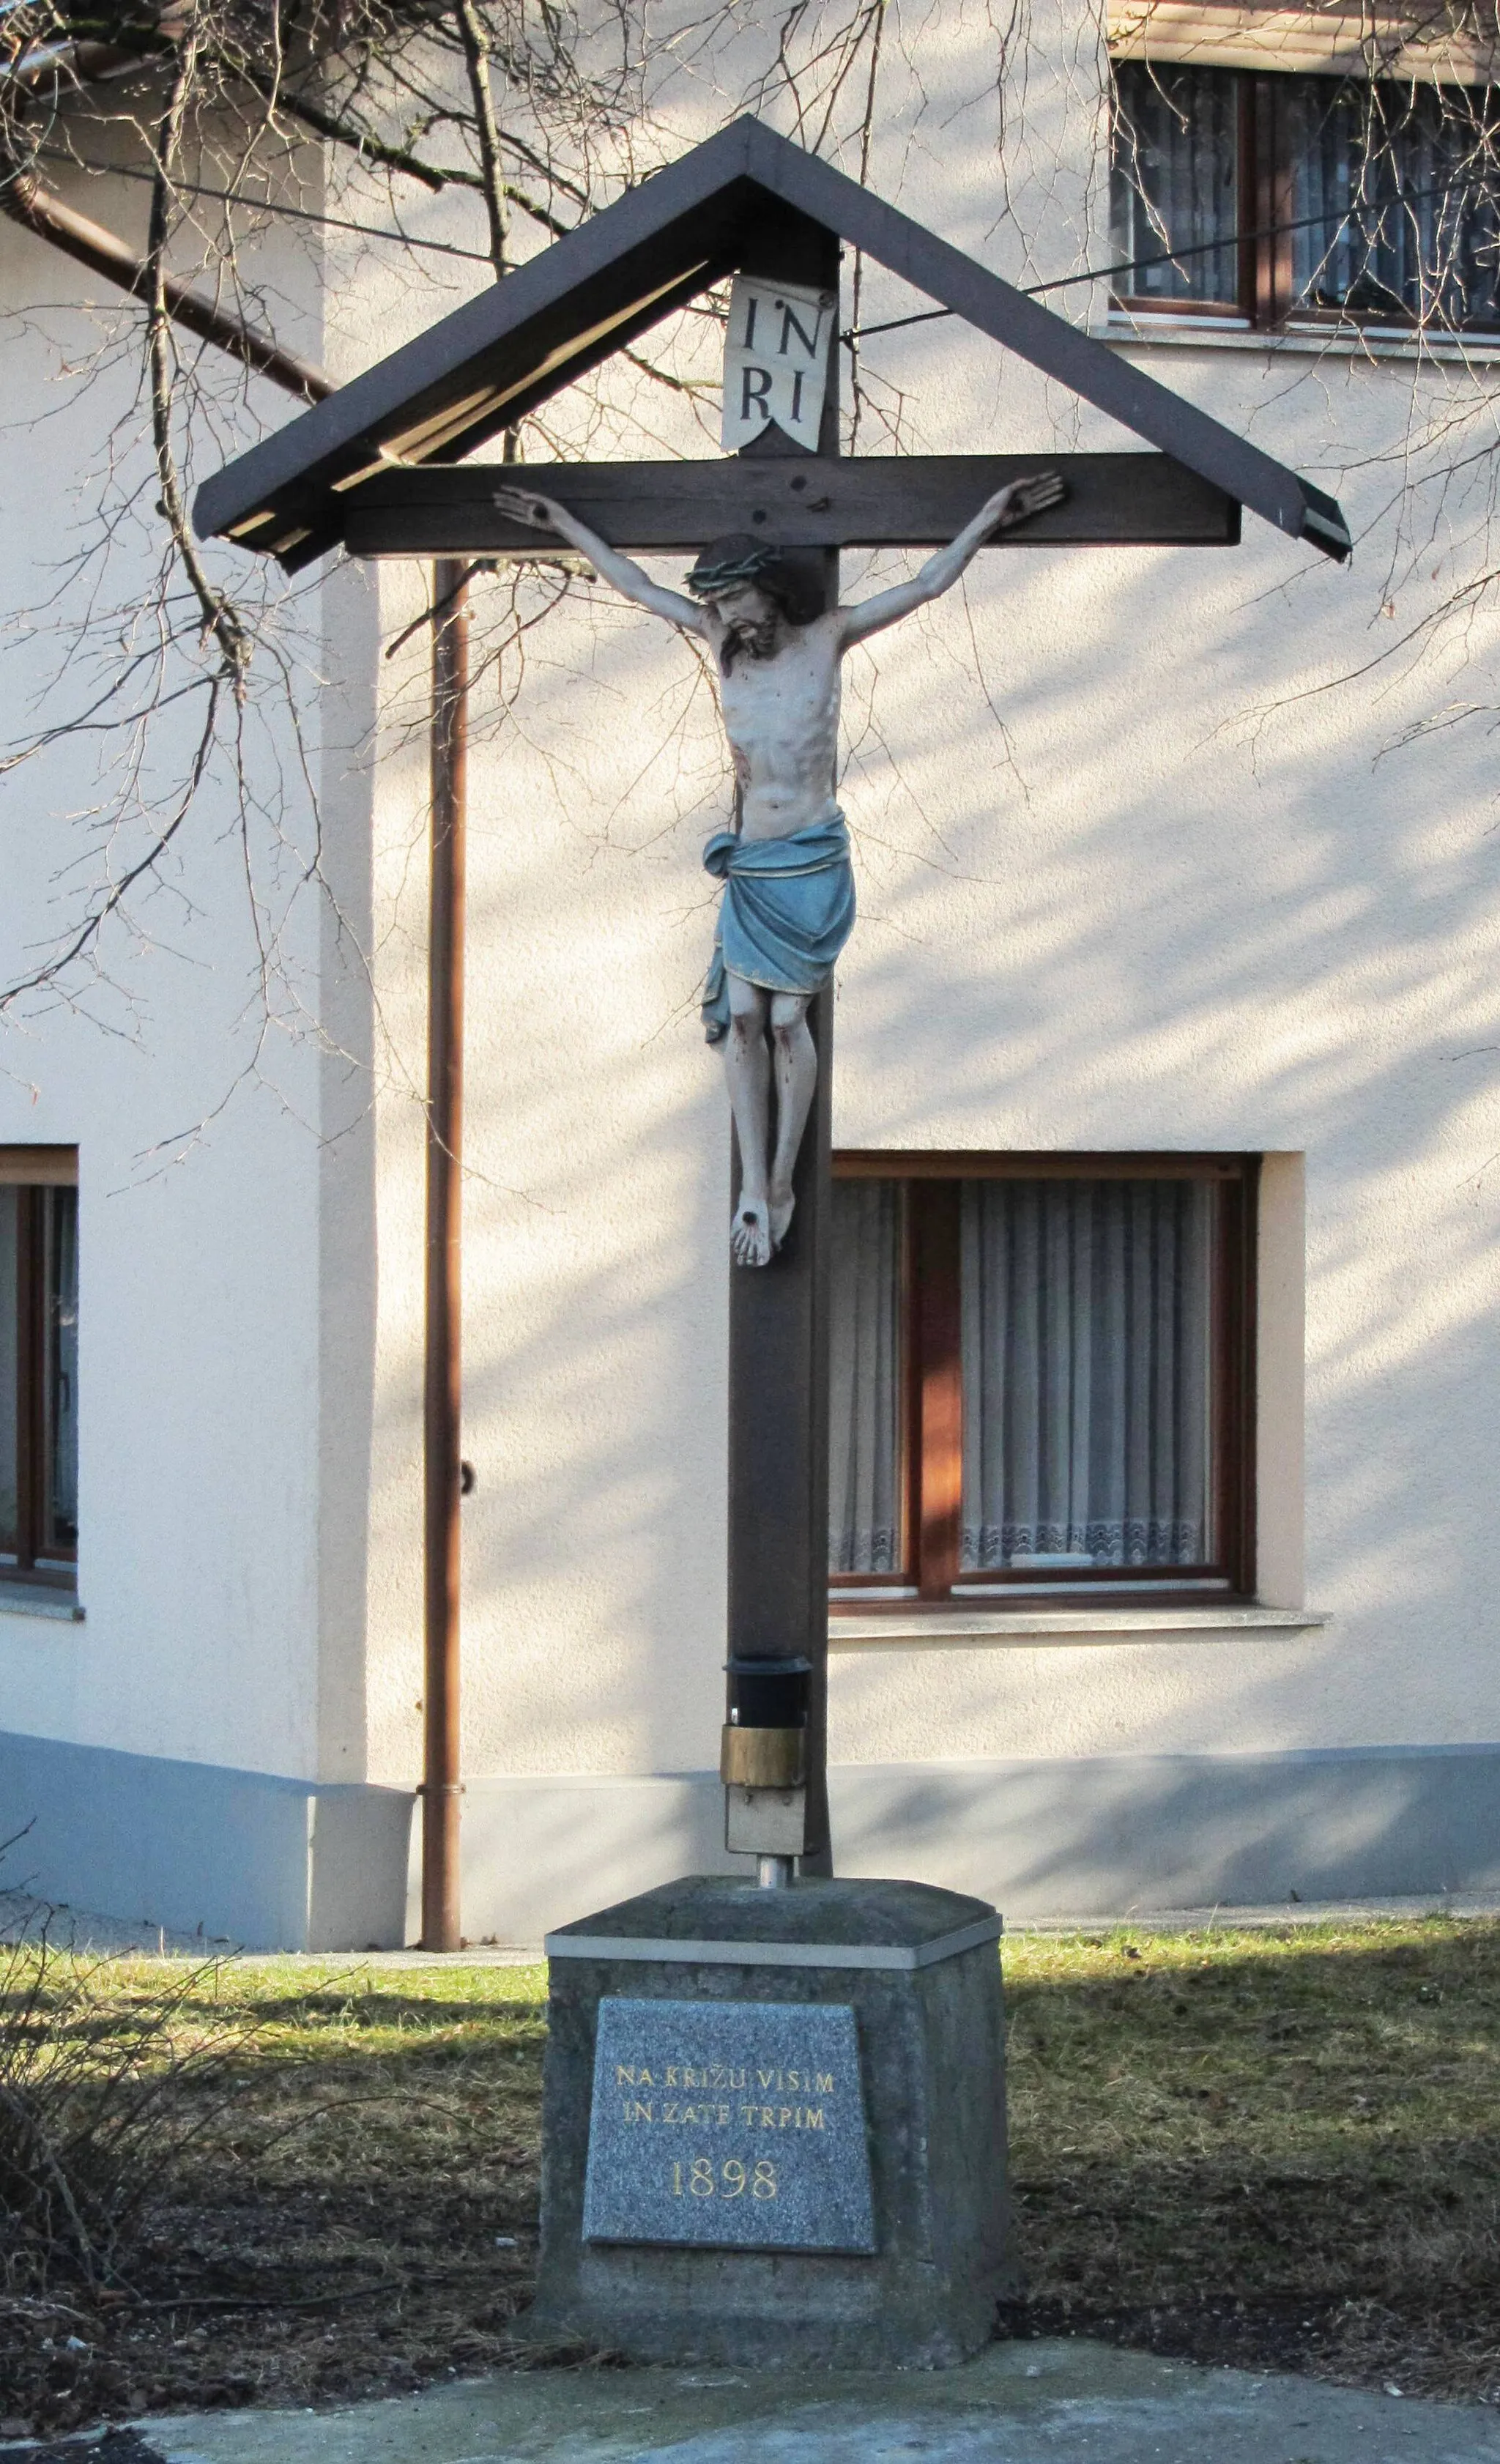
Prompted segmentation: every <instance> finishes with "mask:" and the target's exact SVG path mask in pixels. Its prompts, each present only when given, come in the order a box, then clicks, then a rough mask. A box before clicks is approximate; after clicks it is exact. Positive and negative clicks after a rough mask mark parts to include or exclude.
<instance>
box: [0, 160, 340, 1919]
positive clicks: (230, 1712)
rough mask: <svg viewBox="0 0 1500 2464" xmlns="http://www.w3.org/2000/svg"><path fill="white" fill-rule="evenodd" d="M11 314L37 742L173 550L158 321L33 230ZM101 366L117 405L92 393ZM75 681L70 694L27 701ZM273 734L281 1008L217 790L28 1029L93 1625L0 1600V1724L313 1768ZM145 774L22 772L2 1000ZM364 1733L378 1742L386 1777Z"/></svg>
mask: <svg viewBox="0 0 1500 2464" xmlns="http://www.w3.org/2000/svg"><path fill="white" fill-rule="evenodd" d="M101 142H102V141H101ZM101 186H102V187H104V189H105V191H106V194H105V198H104V199H103V200H102V201H101V199H100V195H99V188H100V187H101ZM71 193H72V194H73V195H74V196H75V197H76V199H77V202H78V203H79V204H80V205H81V206H82V207H83V208H84V209H85V210H88V211H91V212H94V213H96V214H98V213H99V212H101V211H102V212H104V213H106V214H107V215H108V216H109V217H110V218H111V219H112V220H113V222H114V224H115V227H116V228H117V229H119V230H121V231H123V232H124V233H125V234H126V235H127V236H132V237H138V236H139V234H140V226H141V222H142V219H143V214H144V201H143V196H142V193H141V191H140V189H139V187H130V186H127V185H126V184H125V183H123V182H118V183H104V184H100V183H98V182H96V183H92V184H91V183H87V182H84V181H82V180H80V179H79V180H75V181H74V182H73V184H72V189H71ZM298 287H299V285H298V268H297V266H296V265H288V266H287V267H285V268H283V279H282V281H281V283H280V286H279V290H280V298H281V303H282V312H283V315H284V317H285V320H286V325H287V330H288V336H289V339H291V340H293V341H296V342H298V343H299V344H301V345H302V346H303V347H307V345H308V341H309V337H308V335H307V334H306V332H305V330H301V329H299V327H298V316H297V305H296V302H297V297H298ZM0 298H3V299H4V301H5V303H6V305H7V306H8V308H10V309H11V311H12V312H13V313H12V315H11V319H10V320H9V321H8V323H7V325H6V329H5V352H6V451H5V460H6V479H5V493H6V499H7V510H8V519H7V521H6V524H5V527H4V536H3V545H0V605H3V606H4V608H5V611H6V621H7V629H8V636H9V638H8V640H7V643H6V660H5V673H6V687H7V697H6V710H7V734H8V737H10V738H11V739H12V740H14V739H15V738H18V737H24V736H25V735H26V734H27V733H28V732H29V730H30V728H31V727H32V726H33V725H34V724H36V723H38V720H39V719H51V720H53V721H56V720H57V719H58V718H60V717H63V716H67V715H74V714H76V713H77V711H78V710H79V708H80V707H81V706H83V705H84V704H86V703H87V702H88V701H89V700H90V699H91V698H92V694H93V692H94V690H95V689H96V688H97V686H98V683H99V679H100V678H101V676H102V675H103V674H104V673H106V672H107V671H108V667H109V662H110V658H111V656H113V655H114V653H113V651H111V650H102V652H101V650H100V646H99V645H98V644H97V645H96V651H95V655H96V656H98V657H99V665H97V666H96V665H91V664H90V662H89V658H88V656H87V655H86V654H85V652H84V651H81V650H79V649H77V648H76V647H75V648H74V649H72V650H71V652H70V648H69V646H70V642H75V643H76V639H77V637H76V636H75V635H74V634H73V633H72V632H71V631H70V627H73V626H74V625H75V623H76V622H77V620H78V618H79V617H80V615H81V613H82V611H83V606H84V603H85V602H86V600H87V598H88V597H89V595H90V594H91V593H92V594H93V596H94V600H95V605H96V611H97V612H99V613H105V612H107V611H108V610H109V609H111V608H115V609H118V610H121V611H122V613H121V617H120V633H119V637H118V638H119V639H120V640H122V641H127V640H128V638H129V636H128V629H127V628H128V625H129V619H130V611H131V609H132V607H134V608H135V609H136V610H138V611H141V612H142V613H143V631H142V633H141V634H140V635H139V636H138V637H137V645H138V647H141V646H143V644H144V643H146V642H147V641H148V640H149V635H150V617H149V613H148V612H147V611H148V610H149V607H150V604H151V594H152V590H153V586H154V581H155V577H156V574H157V570H158V566H159V562H160V554H161V549H160V538H159V533H158V531H157V527H156V525H155V523H154V520H153V518H152V517H151V510H150V509H151V503H152V500H153V499H154V497H155V495H157V493H158V490H157V487H156V486H155V484H154V473H153V472H152V470H151V465H150V459H149V452H148V448H147V444H146V439H145V436H144V434H143V407H142V405H141V402H140V399H139V386H138V377H137V369H136V365H135V364H134V361H133V356H132V351H131V348H130V346H129V331H130V327H131V323H132V320H133V319H136V318H137V316H138V312H136V311H135V310H133V309H129V308H121V304H120V303H119V301H118V299H116V298H115V297H113V296H112V295H110V294H108V293H107V292H106V291H104V289H103V287H102V286H92V287H91V286H89V284H88V283H87V279H86V277H84V276H82V275H79V274H78V273H77V269H76V268H73V267H71V266H70V265H68V264H67V263H66V262H65V261H64V260H63V259H61V258H60V257H58V256H57V255H55V253H52V252H51V251H49V250H48V249H46V248H44V247H43V246H42V245H41V244H40V243H39V242H37V241H35V240H34V239H33V238H32V237H31V236H30V235H29V234H27V233H24V232H21V231H17V230H15V229H14V228H13V227H12V226H11V224H9V223H7V224H4V225H3V226H0ZM312 346H313V347H314V348H316V337H315V336H314V337H313V338H312ZM96 361H97V363H98V364H97V366H95V372H94V377H93V382H92V383H91V384H84V383H82V382H80V381H79V380H80V376H81V374H82V372H83V371H85V370H87V369H89V368H90V366H91V365H92V364H94V363H96ZM237 391H238V388H237V386H236V385H235V383H234V382H233V381H232V379H231V380H230V381H229V382H228V383H227V384H226V385H225V388H224V397H223V403H222V406H221V407H222V415H223V418H224V422H225V429H226V432H227V433H228V434H229V435H231V436H232V434H233V433H234V432H235V429H236V426H238V427H239V429H240V430H241V432H244V433H251V432H254V423H255V418H256V415H257V413H259V412H264V411H266V410H268V409H270V410H272V411H273V413H274V415H276V416H279V415H280V411H279V407H277V406H276V404H275V402H274V400H273V402H272V403H268V402H267V400H266V398H265V396H264V394H263V392H260V391H257V389H256V388H254V387H252V388H251V392H252V397H253V398H252V400H251V401H250V403H249V404H248V405H247V404H245V403H243V402H242V401H238V400H237V399H236V395H237ZM137 491H139V494H140V496H141V499H142V502H141V504H140V507H139V512H140V516H141V518H137V517H135V516H134V515H132V514H130V513H128V512H127V513H126V514H125V515H124V516H123V517H122V518H121V519H120V520H119V523H118V531H117V539H116V545H115V548H114V551H113V552H112V554H111V556H110V559H109V561H108V564H107V566H102V565H101V564H100V563H99V560H98V558H97V555H96V557H95V558H94V561H90V562H85V563H84V564H83V565H82V566H81V569H79V570H77V571H76V572H73V573H71V574H70V571H69V567H70V564H71V563H72V561H73V560H75V559H76V558H81V557H82V556H83V554H84V552H85V550H89V549H96V550H97V547H98V543H99V520H100V510H101V508H104V507H108V506H109V505H110V504H112V503H113V504H115V505H116V507H117V509H118V506H119V503H120V500H121V498H125V499H128V498H129V496H130V495H131V494H132V493H133V492H137ZM49 682H52V684H53V690H52V692H51V695H50V698H48V699H47V700H45V701H44V702H42V703H41V704H40V705H34V704H31V703H30V702H29V699H28V696H29V694H31V693H37V692H39V691H40V690H41V689H42V688H43V687H44V686H45V685H47V684H48V683H49ZM201 715H202V704H201V701H198V702H194V701H188V702H187V703H185V704H184V705H182V706H181V707H180V708H179V710H178V712H177V714H176V715H175V716H174V715H172V714H170V713H167V714H165V715H164V716H163V717H162V719H161V720H160V722H159V723H158V725H157V727H156V729H155V731H154V732H153V734H152V736H151V737H150V739H149V742H148V745H147V748H146V751H145V755H144V762H143V778H142V793H143V805H144V807H145V811H146V813H147V814H155V815H156V816H158V817H160V819H162V820H164V821H165V818H166V816H167V814H168V813H169V812H170V810H171V804H172V785H173V781H174V780H177V779H179V778H180V777H181V775H182V765H183V764H184V762H185V760H186V759H187V757H188V751H189V748H190V745H191V742H192V738H193V734H194V731H195V730H196V727H197V726H198V724H199V723H200V721H201ZM247 723H248V726H249V730H250V744H251V747H252V758H253V759H254V762H255V763H256V764H257V765H258V768H257V783H258V785H259V787H260V788H261V789H262V790H263V794H264V801H263V802H262V803H260V804H259V806H258V808H257V809H255V810H254V812H253V813H252V815H251V817H250V825H249V830H250V836H249V845H250V850H251V856H252V863H253V868H254V875H255V879H256V885H257V890H258V891H259V892H260V893H261V896H262V902H263V903H262V905H261V910H260V914H259V918H258V921H259V925H260V928H261V931H262V933H266V934H276V933H278V934H279V936H280V937H279V940H278V942H277V946H276V951H275V954H274V957H273V960H272V964H271V967H270V969H269V972H268V975H267V978H266V979H265V981H264V984H262V979H261V974H260V958H261V952H260V950H259V949H257V943H256V937H255V929H254V926H255V919H254V917H253V915H252V913H251V909H250V905H249V902H248V899H247V891H246V845H245V842H243V841H242V839H241V835H240V831H239V828H238V824H237V817H236V812H235V807H234V804H233V802H232V798H231V795H230V794H229V792H228V791H227V789H226V788H225V786H224V784H223V773H222V771H221V773H220V778H219V781H218V782H217V783H210V786H209V787H208V788H207V789H206V791H205V792H204V794H203V795H202V796H201V798H200V799H199V802H198V803H197V804H196V806H195V807H194V809H193V812H192V814H191V817H190V819H189V821H188V824H187V825H185V826H184V828H183V829H182V831H181V833H180V835H179V837H178V839H177V842H176V844H175V846H174V847H173V849H172V851H171V852H170V854H169V855H168V856H167V858H166V859H165V862H164V864H163V865H162V867H161V868H160V870H159V873H158V875H157V877H156V878H155V880H154V881H153V880H145V881H143V882H142V884H141V885H140V886H139V887H138V889H137V891H135V892H134V893H133V894H132V895H131V897H130V898H129V899H128V901H127V902H126V906H125V909H124V911H123V913H122V915H121V917H120V918H119V919H117V920H116V921H114V922H113V923H111V924H110V925H109V926H108V927H106V929H105V931H104V933H103V934H102V935H101V936H100V938H99V943H98V946H97V949H96V950H95V951H94V953H93V954H92V957H90V958H89V959H87V960H86V961H85V963H84V964H83V965H81V966H79V967H77V968H75V969H74V971H73V972H72V974H71V976H70V977H69V978H67V979H65V981H64V984H63V987H62V989H61V991H60V992H59V993H58V994H57V995H56V996H55V998H51V999H48V998H45V997H43V998H38V999H33V1000H31V1001H24V1002H22V1003H21V1004H19V1005H18V1007H17V1008H16V1009H15V1010H14V1011H12V1012H11V1013H10V1015H9V1016H8V1018H7V1021H6V1023H5V1026H4V1029H3V1030H0V1032H3V1036H4V1054H3V1067H0V1142H10V1141H20V1142H32V1141H37V1140H56V1141H60V1142H67V1143H76V1144H77V1148H78V1154H79V1171H80V1197H79V1207H80V1239H79V1253H80V1278H81V1291H80V1374H79V1388H80V1414H79V1428H80V1473H79V1484H80V1524H81V1543H80V1552H79V1568H78V1595H79V1600H80V1602H81V1605H82V1609H83V1612H84V1616H83V1618H82V1620H81V1621H80V1622H69V1621H65V1620H60V1619H57V1618H55V1617H48V1618H42V1617H35V1616H31V1615H26V1614H21V1613H18V1612H16V1611H15V1610H13V1609H11V1608H9V1607H0V1729H5V1730H10V1731H14V1732H20V1733H21V1734H22V1735H26V1734H30V1735H33V1736H42V1737H47V1738H53V1739H65V1740H70V1741H74V1742H76V1743H78V1744H83V1745H89V1746H99V1747H109V1748H116V1749H124V1750H125V1751H126V1752H128V1753H130V1754H135V1755H165V1756H176V1757H181V1758H183V1759H184V1760H187V1761H189V1762H195V1763H210V1764H214V1765H226V1764H228V1765H233V1766H236V1767H239V1768H240V1769H242V1770H246V1771H276V1772H281V1773H285V1774H306V1775H311V1774H313V1773H314V1772H315V1771H317V1769H318V1764H319V1699H318V1697H319V1666H318V1617H319V1511H320V1501H319V1485H318V1476H317V1473H318V1449H319V1437H320V1414H321V1408H322V1403H321V1394H320V1372H321V1370H322V1368H323V1367H324V1365H325V1364H324V1363H323V1362H322V1361H321V1359H320V1310H319V1255H320V1247H319V1244H320V1173H321V1171H322V1169H323V1155H322V1149H321V1146H320V1138H321V1132H322V1127H323V1119H322V1115H323V1109H324V1090H323V1088H322V1085H321V1080H320V1053H319V1043H318V1039H317V1037H316V1036H315V1035H314V1034H312V1033H309V1032H307V1031H306V1029H307V1024H308V1019H309V1017H312V1018H316V1015H317V1011H318V1007H319V1004H320V998H321V996H320V988H319V976H320V968H321V967H322V965H323V954H322V952H321V950H320V929H321V928H320V921H319V913H318V902H317V899H316V897H296V896H293V895H291V894H290V890H291V885H292V883H293V882H295V880H296V878H297V875H298V871H299V870H300V869H304V868H305V865H306V861H307V856H308V853H309V851H310V847H311V842H312V827H311V821H310V817H309V816H308V815H307V814H306V813H305V811H303V812H298V810H297V808H296V806H295V805H294V804H291V803H288V804H286V805H284V806H283V807H282V809H280V810H279V811H278V810H277V785H278V777H277V774H278V770H279V773H280V777H281V778H283V779H285V780H287V781H288V782H289V783H290V781H291V780H292V779H293V778H294V777H295V776H296V768H297V764H296V754H295V748H294V745H293V743H292V741H291V737H290V732H289V730H287V729H286V728H285V727H284V726H278V725H277V724H276V722H275V720H274V717H273V719H272V720H271V721H269V722H268V723H266V724H265V725H259V724H258V723H257V721H256V718H255V715H254V710H253V711H252V713H251V715H250V717H249V719H248V722H247ZM311 744H312V749H313V752H314V754H315V755H316V753H317V746H318V720H317V713H316V711H315V712H313V713H312V729H311ZM131 749H132V747H131V740H130V738H129V737H128V735H127V734H124V733H121V734H118V735H114V736H109V735H100V734H99V733H97V732H96V733H90V732H88V731H84V732H81V733H79V734H78V735H77V736H75V737H70V738H68V739H67V740H65V741H63V742H61V743H59V744H57V745H55V747H54V748H53V749H52V750H51V751H50V752H49V753H48V754H47V755H46V757H45V758H44V759H38V760H36V761H34V762H33V763H32V764H31V765H30V766H29V767H25V768H22V769H20V770H18V771H16V772H14V773H12V775H11V777H10V778H9V779H8V780H7V781H6V785H5V800H4V808H3V814H0V829H3V841H0V845H3V856H0V863H3V869H4V879H5V896H4V899H3V901H0V978H3V979H4V981H5V982H6V983H8V984H9V983H11V981H13V980H14V979H15V978H16V977H18V976H19V975H21V974H22V973H24V972H25V968H26V965H27V964H28V963H30V964H35V963H36V962H38V961H39V960H42V959H45V958H46V957H48V956H49V954H50V953H51V952H52V951H53V950H55V947H56V946H57V944H58V941H59V939H60V937H61V936H62V928H63V926H64V925H65V923H66V922H67V921H68V919H69V918H70V917H72V918H74V919H78V918H81V916H82V915H83V914H85V913H87V911H88V907H89V905H90V902H91V898H92V897H93V896H94V895H95V894H97V892H98V891H99V889H100V888H101V887H102V886H103V885H104V884H106V883H107V882H108V880H109V879H110V878H111V877H112V876H113V877H116V878H118V877H119V875H120V873H121V870H122V869H123V868H124V866H125V864H126V863H127V862H128V861H129V860H131V859H132V857H133V856H134V855H135V854H136V853H138V852H139V851H140V850H141V849H142V848H143V846H144V844H145V838H144V829H143V825H141V824H139V823H138V824H135V825H127V827H126V828H125V829H124V830H123V831H121V832H120V833H119V834H118V835H112V834H111V832H110V829H109V827H108V826H107V825H109V824H110V822H111V820H112V817H113V816H114V814H115V813H117V812H118V809H119V802H120V799H121V791H122V789H123V788H124V783H125V781H126V778H127V768H128V760H129V757H130V754H131ZM91 816H95V817H96V819H95V820H94V821H91V818H90V817H91ZM283 893H285V894H283ZM304 1003H305V1004H306V1008H305V1010H304V1012H303V1015H302V1016H301V1017H300V1018H299V1017H298V1010H299V1007H300V1006H301V1005H302V1004H304ZM366 1247H367V1243H366ZM362 1490H363V1484H362ZM363 1742H364V1741H363V1732H362V1731H360V1730H358V1729H357V1730H356V1732H355V1737H354V1744H355V1747H356V1749H357V1758H358V1760H359V1762H360V1763H361V1764H363ZM51 1768H52V1766H50V1765H47V1766H43V1765H40V1764H39V1765H38V1767H37V1769H38V1777H37V1778H36V1780H35V1781H34V1783H30V1782H27V1781H26V1780H25V1778H24V1777H23V1776H22V1775H21V1773H20V1767H19V1766H18V1765H15V1764H14V1763H13V1762H12V1763H11V1764H8V1766H7V1777H8V1786H7V1790H6V1814H7V1816H8V1817H10V1816H14V1817H16V1818H17V1820H18V1821H24V1820H26V1819H28V1818H29V1817H30V1815H32V1814H33V1813H36V1812H38V1811H39V1810H40V1807H39V1804H38V1803H36V1802H33V1798H34V1797H35V1796H36V1793H37V1790H38V1789H41V1790H43V1792H44V1793H46V1792H47V1791H48V1790H50V1787H51V1783H50V1782H48V1781H47V1780H46V1777H45V1772H46V1771H48V1770H50V1769H51ZM57 1768H58V1769H59V1770H60V1769H63V1768H67V1769H69V1770H71V1769H72V1768H73V1766H72V1765H68V1766H63V1765H58V1766H57ZM338 1775H339V1776H347V1775H348V1774H347V1772H345V1771H340V1772H339V1773H338ZM12 1781H13V1793H12V1786H11V1782H12ZM29 1788H30V1791H31V1793H30V1794H29V1793H28V1789H29ZM52 1811H53V1812H54V1813H55V1811H56V1808H55V1806H53V1808H52ZM12 1827H15V1826H14V1824H12V1822H11V1820H9V1819H8V1820H7V1822H6V1824H5V1825H4V1826H0V1834H3V1831H5V1830H9V1829H11V1828H12ZM33 1844H34V1841H33ZM29 1854H30V1851H26V1850H21V1851H18V1852H17V1856H18V1857H19V1858H21V1859H25V1858H26V1857H27V1856H28V1855H29ZM105 1880H106V1881H107V1869H106V1875H105ZM128 1913H131V1914H137V1913H140V1912H139V1911H138V1910H135V1909H131V1910H129V1911H128Z"/></svg>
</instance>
